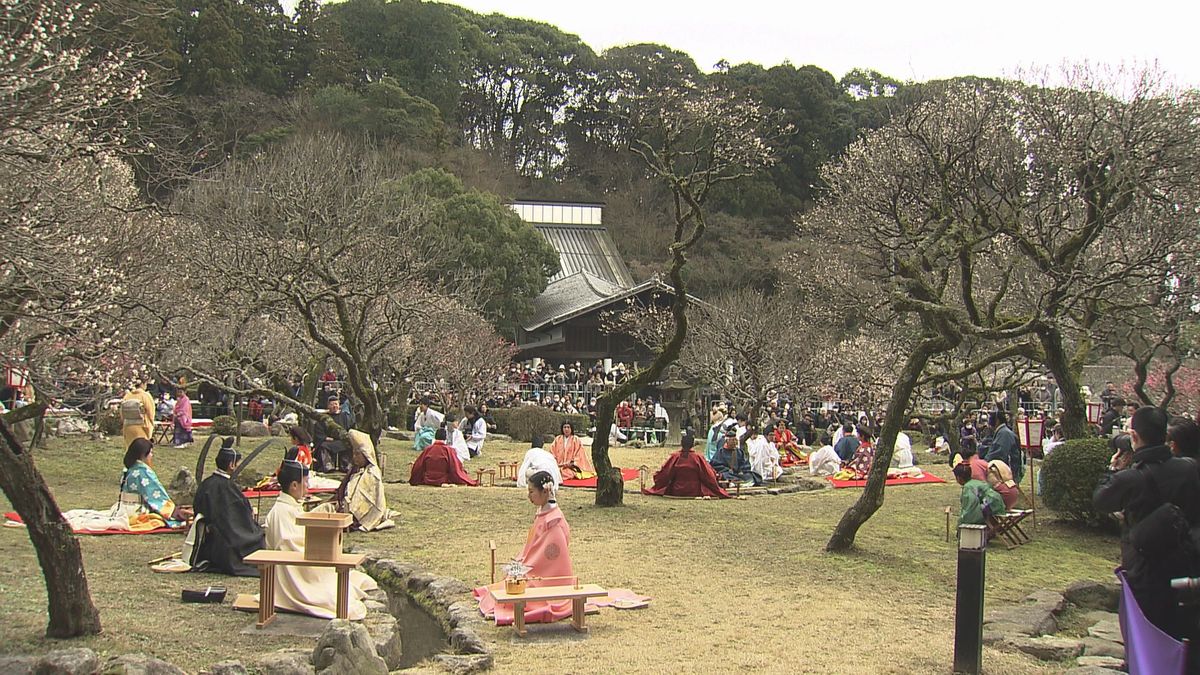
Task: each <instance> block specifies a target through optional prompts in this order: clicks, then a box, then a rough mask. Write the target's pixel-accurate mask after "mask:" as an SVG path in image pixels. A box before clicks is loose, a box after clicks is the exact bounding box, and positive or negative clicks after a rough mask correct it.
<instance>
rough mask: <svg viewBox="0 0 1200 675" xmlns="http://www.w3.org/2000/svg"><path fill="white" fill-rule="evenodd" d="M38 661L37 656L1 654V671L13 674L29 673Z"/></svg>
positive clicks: (26, 674)
mask: <svg viewBox="0 0 1200 675" xmlns="http://www.w3.org/2000/svg"><path fill="white" fill-rule="evenodd" d="M35 663H37V657H35V656H0V673H11V675H29V674H30V673H32V672H33V666H34V664H35Z"/></svg>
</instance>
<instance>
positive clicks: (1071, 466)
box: [1041, 438, 1112, 524]
mask: <svg viewBox="0 0 1200 675" xmlns="http://www.w3.org/2000/svg"><path fill="white" fill-rule="evenodd" d="M1111 457H1112V452H1111V451H1110V450H1109V449H1108V440H1107V439H1104V438H1083V439H1078V440H1073V441H1067V442H1066V443H1063V444H1062V445H1060V446H1058V447H1057V448H1055V449H1054V451H1053V452H1052V453H1050V456H1049V457H1047V458H1046V461H1045V463H1044V464H1042V471H1041V476H1042V481H1043V491H1042V498H1043V499H1044V500H1045V503H1046V506H1049V507H1050V508H1052V509H1054V510H1055V511H1058V512H1059V513H1060V514H1062V515H1063V516H1066V517H1067V518H1071V519H1073V520H1078V521H1082V522H1087V523H1092V524H1098V523H1101V522H1103V521H1106V520H1108V518H1109V515H1108V514H1107V513H1100V512H1098V511H1096V510H1095V508H1093V507H1092V493H1093V492H1095V490H1096V485H1098V484H1099V483H1100V479H1101V477H1103V476H1104V473H1105V472H1106V471H1107V470H1108V461H1109V459H1110V458H1111Z"/></svg>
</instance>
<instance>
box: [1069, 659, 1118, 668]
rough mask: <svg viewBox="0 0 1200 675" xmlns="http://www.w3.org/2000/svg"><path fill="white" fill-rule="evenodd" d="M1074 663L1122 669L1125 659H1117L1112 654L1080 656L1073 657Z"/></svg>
mask: <svg viewBox="0 0 1200 675" xmlns="http://www.w3.org/2000/svg"><path fill="white" fill-rule="evenodd" d="M1075 665H1077V666H1096V667H1098V668H1112V669H1113V670H1124V669H1125V659H1118V658H1116V657H1114V656H1080V657H1079V658H1077V659H1075Z"/></svg>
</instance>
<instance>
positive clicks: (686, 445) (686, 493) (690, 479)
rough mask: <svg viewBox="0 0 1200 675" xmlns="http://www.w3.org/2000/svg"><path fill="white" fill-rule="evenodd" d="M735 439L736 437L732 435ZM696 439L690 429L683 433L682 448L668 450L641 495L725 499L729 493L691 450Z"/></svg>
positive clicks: (702, 459) (705, 463)
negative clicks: (649, 484) (650, 484)
mask: <svg viewBox="0 0 1200 675" xmlns="http://www.w3.org/2000/svg"><path fill="white" fill-rule="evenodd" d="M735 440H736V437H735ZM695 444H696V438H695V436H693V435H692V432H691V431H688V432H686V433H684V435H683V440H682V446H683V447H682V449H681V450H679V452H673V453H671V456H670V457H667V461H666V462H663V465H662V468H661V469H659V470H658V472H657V473H655V474H654V487H649V488H645V489H643V490H642V492H643V493H644V494H648V495H659V496H666V497H716V498H718V499H728V498H729V493H727V492H725V490H722V489H721V486H720V484H718V483H717V474H716V473H715V472H714V471H713V469H712V467H711V466H709V464H708V462H707V461H705V459H704V457H703V456H701V455H698V454H696V453H695V452H693V451H692V447H693V446H694V445H695Z"/></svg>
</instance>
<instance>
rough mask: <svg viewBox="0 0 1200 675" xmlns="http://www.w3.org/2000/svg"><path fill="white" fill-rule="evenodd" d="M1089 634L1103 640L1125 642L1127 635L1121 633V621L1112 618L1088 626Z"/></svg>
mask: <svg viewBox="0 0 1200 675" xmlns="http://www.w3.org/2000/svg"><path fill="white" fill-rule="evenodd" d="M1088 635H1090V636H1092V637H1094V638H1100V639H1101V640H1108V641H1110V642H1120V643H1121V644H1125V637H1124V636H1123V635H1121V623H1120V622H1119V621H1113V620H1111V619H1105V620H1104V621H1100V622H1097V623H1096V625H1094V626H1092V627H1091V628H1088Z"/></svg>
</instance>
